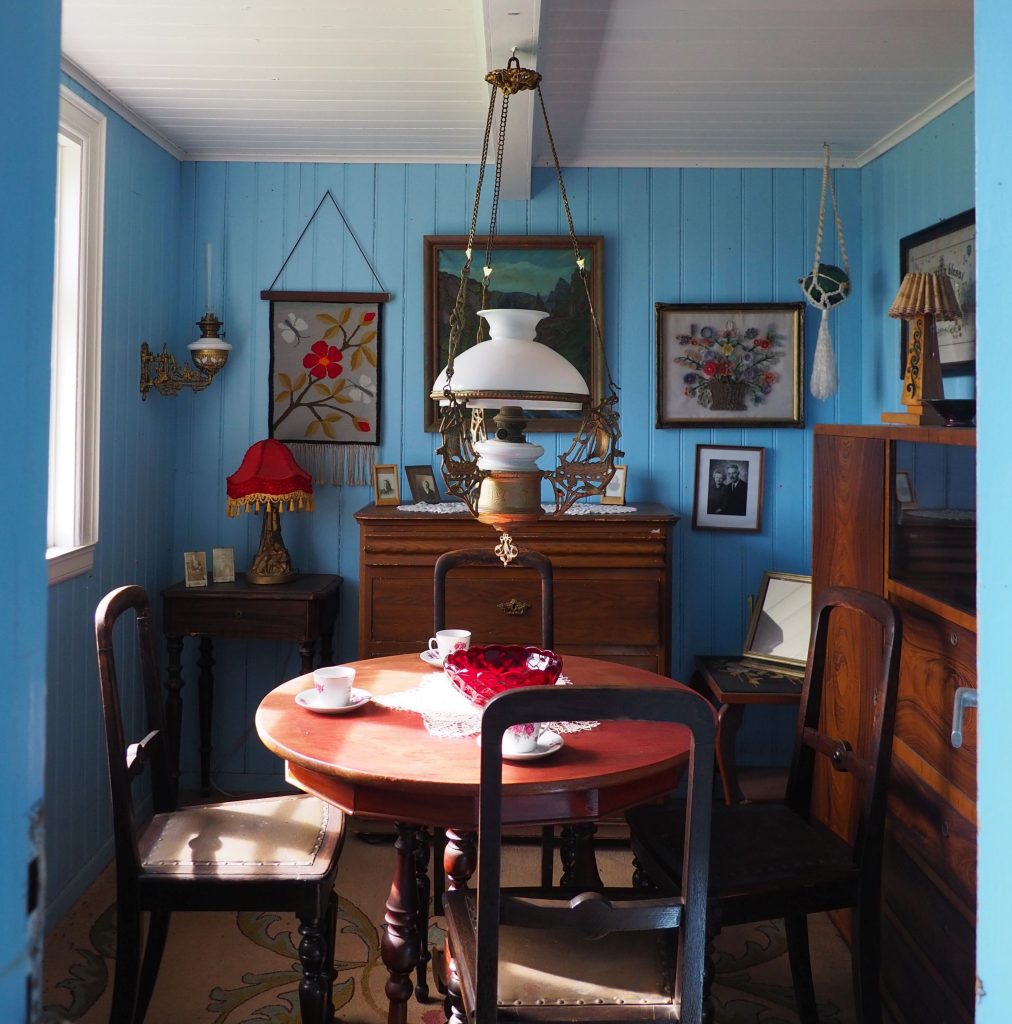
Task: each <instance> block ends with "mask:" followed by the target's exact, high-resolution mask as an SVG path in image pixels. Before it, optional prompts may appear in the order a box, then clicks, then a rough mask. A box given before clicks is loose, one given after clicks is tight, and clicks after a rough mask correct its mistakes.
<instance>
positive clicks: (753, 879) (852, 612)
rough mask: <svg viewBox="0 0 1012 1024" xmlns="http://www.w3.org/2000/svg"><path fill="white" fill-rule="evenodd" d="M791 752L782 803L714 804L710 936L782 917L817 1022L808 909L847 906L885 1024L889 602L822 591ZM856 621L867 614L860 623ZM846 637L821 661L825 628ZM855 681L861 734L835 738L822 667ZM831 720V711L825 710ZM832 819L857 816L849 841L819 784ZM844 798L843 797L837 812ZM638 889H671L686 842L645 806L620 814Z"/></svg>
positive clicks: (856, 975)
mask: <svg viewBox="0 0 1012 1024" xmlns="http://www.w3.org/2000/svg"><path fill="white" fill-rule="evenodd" d="M813 616H814V622H815V627H814V631H813V636H812V640H811V644H810V647H809V652H808V662H807V666H806V670H805V679H804V683H803V686H802V693H801V706H800V710H799V714H798V722H797V728H796V732H795V741H794V754H793V757H792V760H791V766H790V774H789V776H788V782H787V794H786V799H785V800H784V801H783V802H782V803H774V804H769V803H762V804H759V803H755V804H750V803H740V804H733V805H731V806H726V805H723V804H721V805H719V806H717V807H715V808H714V811H713V826H712V833H711V845H710V851H711V852H710V881H709V896H710V903H711V912H712V914H713V926H714V931H716V930H717V929H718V928H719V927H721V926H723V925H735V924H745V923H749V922H753V921H762V920H767V919H769V918H776V917H782V918H783V919H784V927H785V931H786V935H787V949H788V954H789V958H790V965H791V973H792V976H793V982H794V993H795V998H796V1000H797V1007H798V1015H799V1017H800V1020H801V1022H802V1024H817V1022H818V1019H819V1018H818V1012H817V1009H816V1002H815V992H814V987H813V985H812V968H811V961H810V955H809V947H808V916H807V915H809V914H814V913H818V912H820V911H829V910H839V909H844V908H853V910H854V928H853V942H852V947H851V958H852V960H851V967H852V977H853V985H854V997H855V1004H856V1006H857V1013H858V1020H859V1021H861V1022H862V1024H880V1022H881V1019H882V1007H881V999H880V994H879V987H878V965H879V941H880V940H879V932H880V918H881V909H880V908H881V888H882V844H883V837H884V829H885V809H886V787H887V782H888V777H889V763H890V757H891V752H892V733H893V720H894V717H895V709H896V687H897V679H898V669H899V657H900V641H901V635H902V630H901V622H900V617H899V613H898V612H897V610H896V609H895V607H893V605H891V604H890V603H889V602H888V601H886V600H884V599H883V598H881V597H878V596H876V595H874V594H869V593H865V592H864V591H859V590H853V589H850V588H845V587H837V588H832V589H829V590H826V591H824V592H823V593H822V595H821V596H820V597H819V599H818V600H817V602H816V604H815V608H814V610H813ZM862 620H863V621H862ZM831 624H833V626H834V628H835V627H836V626H839V627H840V631H838V633H837V634H836V635H839V636H842V637H844V638H846V642H847V644H848V649H847V650H846V651H845V650H844V648H843V645H842V644H840V645H835V644H834V648H833V657H832V659H829V658H828V656H827V655H828V650H829V640H830V625H831ZM841 672H846V673H848V674H853V676H854V677H855V678H858V679H859V680H860V687H859V692H860V693H861V700H862V708H863V709H864V711H865V712H866V714H863V715H862V716H861V717H862V718H863V721H862V723H861V727H860V731H861V734H862V735H860V736H855V737H850V738H848V739H836V738H831V737H830V736H829V735H827V732H826V731H825V728H826V726H823V727H821V728H820V722H825V721H826V719H825V717H822V718H820V716H824V715H825V713H826V712H831V706H832V705H831V698H830V697H828V696H827V695H826V682H827V679H826V677H827V674H830V679H831V678H832V673H841ZM830 717H831V716H830ZM817 758H824V759H825V766H826V769H825V770H826V771H827V772H830V769H832V770H834V771H835V772H842V773H846V774H848V775H850V776H851V777H852V780H853V782H852V788H850V789H849V790H848V787H847V786H846V784H845V782H844V781H843V780H842V779H838V778H837V777H836V776H835V775H834V776H833V778H832V779H828V780H824V781H823V782H822V783H820V784H818V785H816V760H817ZM817 790H818V792H820V793H821V794H822V795H823V797H824V798H825V799H827V800H828V801H829V804H830V808H831V813H835V814H836V815H838V819H837V820H840V818H842V819H843V820H847V819H849V818H850V817H851V812H853V818H854V820H855V822H856V828H854V830H853V838H852V839H849V840H847V839H843V838H841V837H840V836H839V835H837V834H836V833H835V832H833V831H831V830H830V829H829V828H827V827H826V826H824V825H823V824H821V823H820V822H819V821H818V820H817V819H816V817H815V815H814V811H813V797H814V794H815V793H816V791H817ZM841 803H842V804H843V807H842V810H841ZM626 817H627V819H628V821H629V826H630V830H631V833H632V844H633V853H634V856H635V859H636V865H637V874H638V880H639V882H640V884H648V885H652V886H655V887H657V888H658V889H659V890H660V891H662V892H663V891H668V890H669V889H670V888H671V887H672V886H674V887H676V888H677V886H678V885H679V884H680V881H681V879H682V877H683V875H682V865H681V857H682V854H681V850H682V846H683V842H684V840H683V837H682V834H681V832H680V831H679V830H678V828H677V827H673V825H672V821H671V819H670V818H668V817H667V816H665V815H662V813H661V812H660V811H659V810H658V809H656V808H651V807H642V808H637V809H635V810H633V811H630V812H629V813H628V814H627V815H626Z"/></svg>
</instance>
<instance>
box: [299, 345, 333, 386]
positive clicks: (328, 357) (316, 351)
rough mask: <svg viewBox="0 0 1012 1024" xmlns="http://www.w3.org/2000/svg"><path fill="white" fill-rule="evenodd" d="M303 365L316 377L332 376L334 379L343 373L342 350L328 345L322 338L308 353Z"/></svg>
mask: <svg viewBox="0 0 1012 1024" xmlns="http://www.w3.org/2000/svg"><path fill="white" fill-rule="evenodd" d="M302 365H303V366H304V367H305V368H306V369H307V370H308V371H309V372H310V373H311V374H312V375H313V376H314V377H330V379H331V380H333V379H334V378H335V377H339V376H340V375H341V369H342V367H341V350H340V349H339V348H335V347H334V346H333V345H328V344H327V343H326V342H325V341H324V340H323V339H322V338H321V339H320V340H319V341H317V342H315V343H314V345H313V347H312V348H311V349H310V350H309V352H308V353H307V354H306V357H305V359H303V360H302Z"/></svg>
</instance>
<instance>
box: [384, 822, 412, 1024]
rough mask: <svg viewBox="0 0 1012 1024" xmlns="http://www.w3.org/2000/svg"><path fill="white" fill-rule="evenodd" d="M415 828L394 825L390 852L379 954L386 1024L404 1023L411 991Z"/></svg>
mask: <svg viewBox="0 0 1012 1024" xmlns="http://www.w3.org/2000/svg"><path fill="white" fill-rule="evenodd" d="M417 828H418V827H417V826H416V825H405V824H402V823H401V822H398V823H397V839H396V841H395V842H394V850H395V851H396V853H397V861H396V863H395V864H394V875H393V879H392V880H391V882H390V895H389V897H388V898H387V907H386V914H385V915H384V918H383V920H384V922H385V924H386V927H385V928H384V930H383V940H382V943H381V945H380V952H381V955H382V957H383V963H384V964H385V965H386V969H387V971H388V972H389V975H390V976H389V977H388V978H387V984H386V996H387V999H388V1000H389V1004H390V1005H389V1009H388V1011H387V1024H406V1022H407V1019H408V1000H409V999H410V998H411V994H412V992H413V991H414V985H413V984H412V980H411V975H412V973H413V972H414V970H415V968H416V967H417V965H418V960H419V956H420V944H419V935H418V882H417V878H416V874H415V834H416V832H417Z"/></svg>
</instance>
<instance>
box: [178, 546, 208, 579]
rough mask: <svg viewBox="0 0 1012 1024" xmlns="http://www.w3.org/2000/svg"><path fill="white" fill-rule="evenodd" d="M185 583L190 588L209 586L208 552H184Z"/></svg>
mask: <svg viewBox="0 0 1012 1024" xmlns="http://www.w3.org/2000/svg"><path fill="white" fill-rule="evenodd" d="M183 581H184V583H185V584H186V586H188V587H206V586H207V552H206V551H184V552H183Z"/></svg>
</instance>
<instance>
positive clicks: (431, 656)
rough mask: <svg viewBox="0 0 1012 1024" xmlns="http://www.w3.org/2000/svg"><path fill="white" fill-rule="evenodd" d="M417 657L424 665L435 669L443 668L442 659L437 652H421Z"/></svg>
mask: <svg viewBox="0 0 1012 1024" xmlns="http://www.w3.org/2000/svg"><path fill="white" fill-rule="evenodd" d="M418 657H419V658H421V659H422V661H424V662H425V664H426V665H432V666H434V667H435V668H442V667H443V659H442V658H441V657H440V656H439V652H438V651H431V650H429V651H422V653H421V654H419V655H418Z"/></svg>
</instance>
